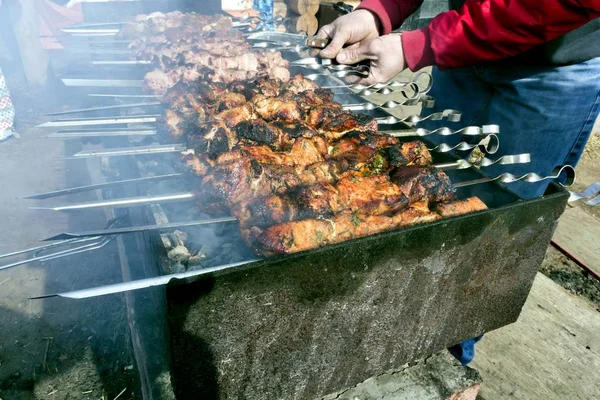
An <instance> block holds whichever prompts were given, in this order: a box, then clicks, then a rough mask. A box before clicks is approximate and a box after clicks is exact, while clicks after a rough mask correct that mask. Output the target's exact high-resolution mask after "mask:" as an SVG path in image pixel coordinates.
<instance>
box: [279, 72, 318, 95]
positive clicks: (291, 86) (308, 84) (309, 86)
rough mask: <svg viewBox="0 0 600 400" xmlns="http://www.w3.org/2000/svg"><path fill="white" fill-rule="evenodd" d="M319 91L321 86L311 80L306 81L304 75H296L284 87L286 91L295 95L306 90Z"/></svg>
mask: <svg viewBox="0 0 600 400" xmlns="http://www.w3.org/2000/svg"><path fill="white" fill-rule="evenodd" d="M316 89H319V85H317V84H316V83H315V82H313V81H311V80H310V79H306V78H305V77H304V76H303V75H302V74H296V75H294V77H293V78H292V79H290V81H289V82H288V83H287V84H286V85H285V86H284V90H286V91H290V92H293V93H301V92H304V91H306V90H316Z"/></svg>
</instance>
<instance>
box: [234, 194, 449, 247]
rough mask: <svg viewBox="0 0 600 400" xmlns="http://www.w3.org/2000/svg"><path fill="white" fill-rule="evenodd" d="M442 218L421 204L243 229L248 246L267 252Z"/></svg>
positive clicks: (312, 244)
mask: <svg viewBox="0 0 600 400" xmlns="http://www.w3.org/2000/svg"><path fill="white" fill-rule="evenodd" d="M439 218H441V217H440V216H439V215H438V214H435V213H432V212H430V211H425V210H424V208H423V207H412V206H411V207H409V208H408V209H406V210H403V211H400V212H398V213H396V214H394V215H392V216H383V215H363V214H359V213H352V212H346V213H342V214H338V215H335V216H333V217H331V218H328V219H304V220H300V221H292V222H285V223H282V224H278V225H274V226H271V227H269V228H268V229H265V230H264V231H262V232H261V231H260V230H255V231H254V232H245V234H244V235H243V237H244V238H245V239H246V240H248V241H249V242H247V244H248V246H249V247H251V248H253V249H255V251H256V252H257V253H258V254H264V255H266V256H270V255H275V254H291V253H298V252H301V251H306V250H311V249H314V248H318V247H322V246H326V245H329V244H334V243H339V242H343V241H346V240H350V239H356V238H361V237H365V236H369V235H374V234H376V233H380V232H385V231H390V230H392V229H397V228H400V227H405V226H410V225H414V224H419V223H424V222H431V221H435V220H437V219H439Z"/></svg>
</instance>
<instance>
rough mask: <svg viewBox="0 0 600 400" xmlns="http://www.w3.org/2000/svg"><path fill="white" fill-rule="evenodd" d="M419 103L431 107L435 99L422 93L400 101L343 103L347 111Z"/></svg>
mask: <svg viewBox="0 0 600 400" xmlns="http://www.w3.org/2000/svg"><path fill="white" fill-rule="evenodd" d="M419 103H421V106H422V107H424V108H432V107H433V106H434V105H435V99H434V98H433V97H431V96H427V95H423V96H419V97H417V98H415V99H407V100H404V101H402V102H397V101H393V100H389V101H386V102H385V103H383V104H375V103H371V102H365V103H356V104H345V105H343V106H342V107H343V109H344V110H348V111H372V110H376V109H378V108H397V107H400V106H416V105H419Z"/></svg>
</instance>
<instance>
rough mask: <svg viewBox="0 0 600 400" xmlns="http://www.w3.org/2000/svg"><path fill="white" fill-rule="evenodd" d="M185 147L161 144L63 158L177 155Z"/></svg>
mask: <svg viewBox="0 0 600 400" xmlns="http://www.w3.org/2000/svg"><path fill="white" fill-rule="evenodd" d="M186 149H187V147H186V146H185V145H183V144H163V145H153V146H138V147H122V148H113V149H103V150H96V151H80V152H79V153H75V154H73V156H71V157H65V159H67V160H76V159H83V158H97V157H119V156H137V155H149V154H162V153H178V152H181V151H185V150H186Z"/></svg>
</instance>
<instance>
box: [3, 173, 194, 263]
mask: <svg viewBox="0 0 600 400" xmlns="http://www.w3.org/2000/svg"><path fill="white" fill-rule="evenodd" d="M183 177H185V175H184V174H183V173H175V174H167V175H158V176H149V177H145V178H134V179H124V180H121V181H115V182H105V183H97V184H95V185H85V186H77V187H72V188H68V189H61V190H54V191H52V192H45V193H38V194H32V195H29V196H23V197H20V199H27V200H41V199H49V198H51V197H58V196H65V195H68V194H73V193H80V192H86V191H90V190H97V189H106V188H110V187H116V186H124V185H131V184H137V183H145V182H154V181H160V180H165V179H176V178H183ZM0 258H1V257H0Z"/></svg>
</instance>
